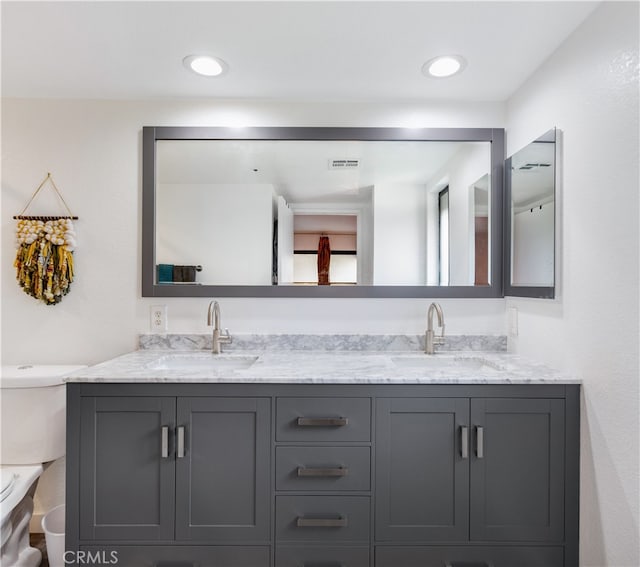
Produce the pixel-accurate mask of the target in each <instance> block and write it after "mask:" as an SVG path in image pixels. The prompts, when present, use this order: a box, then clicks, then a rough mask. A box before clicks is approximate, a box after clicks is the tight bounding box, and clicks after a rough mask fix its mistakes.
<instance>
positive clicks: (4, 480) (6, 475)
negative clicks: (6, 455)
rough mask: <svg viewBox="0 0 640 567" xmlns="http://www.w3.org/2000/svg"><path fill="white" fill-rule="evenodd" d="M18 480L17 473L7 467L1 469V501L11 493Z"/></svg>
mask: <svg viewBox="0 0 640 567" xmlns="http://www.w3.org/2000/svg"><path fill="white" fill-rule="evenodd" d="M15 482H16V473H15V472H14V471H12V470H8V469H5V468H2V469H0V502H3V501H4V499H5V498H6V497H7V496H9V494H11V492H12V491H13V486H14V485H15Z"/></svg>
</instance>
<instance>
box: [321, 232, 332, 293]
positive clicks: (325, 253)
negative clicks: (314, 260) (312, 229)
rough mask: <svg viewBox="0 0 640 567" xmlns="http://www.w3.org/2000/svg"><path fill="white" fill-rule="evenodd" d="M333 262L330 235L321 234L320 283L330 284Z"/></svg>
mask: <svg viewBox="0 0 640 567" xmlns="http://www.w3.org/2000/svg"><path fill="white" fill-rule="evenodd" d="M330 262H331V247H330V246H329V237H328V236H321V237H320V241H319V242H318V285H329V263H330Z"/></svg>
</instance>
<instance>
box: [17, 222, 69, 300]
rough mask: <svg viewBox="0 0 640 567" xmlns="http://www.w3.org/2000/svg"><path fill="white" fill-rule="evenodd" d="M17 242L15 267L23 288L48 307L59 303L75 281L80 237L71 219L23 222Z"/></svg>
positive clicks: (18, 224)
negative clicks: (75, 249)
mask: <svg viewBox="0 0 640 567" xmlns="http://www.w3.org/2000/svg"><path fill="white" fill-rule="evenodd" d="M16 239H17V242H16V243H17V245H18V252H17V254H16V259H15V262H14V266H15V268H16V277H17V279H18V284H19V285H20V287H21V288H22V289H23V290H24V292H25V293H27V294H29V295H31V296H33V297H35V298H36V299H41V300H42V301H44V302H45V303H46V304H47V305H53V304H55V303H59V302H60V301H61V300H62V297H63V296H64V295H66V294H67V293H69V287H70V285H71V282H72V281H73V250H74V248H75V246H76V233H75V231H74V229H73V222H72V221H71V219H68V218H61V219H56V220H49V221H42V220H32V219H19V220H18V223H17V227H16Z"/></svg>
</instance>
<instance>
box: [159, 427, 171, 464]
mask: <svg viewBox="0 0 640 567" xmlns="http://www.w3.org/2000/svg"><path fill="white" fill-rule="evenodd" d="M160 431H161V438H162V440H161V442H160V449H161V453H160V456H161V457H162V458H163V459H166V458H168V457H169V426H168V425H163V426H162V428H161V430H160Z"/></svg>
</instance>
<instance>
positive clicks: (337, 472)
mask: <svg viewBox="0 0 640 567" xmlns="http://www.w3.org/2000/svg"><path fill="white" fill-rule="evenodd" d="M348 474H349V469H348V468H347V467H335V468H306V467H298V476H323V477H324V476H329V477H340V476H347V475H348Z"/></svg>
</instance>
